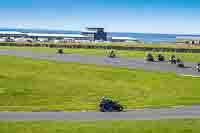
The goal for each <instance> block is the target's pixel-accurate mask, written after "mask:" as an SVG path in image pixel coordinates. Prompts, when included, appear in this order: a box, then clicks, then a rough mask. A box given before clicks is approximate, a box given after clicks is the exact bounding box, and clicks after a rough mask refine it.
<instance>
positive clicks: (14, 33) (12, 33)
mask: <svg viewBox="0 0 200 133" xmlns="http://www.w3.org/2000/svg"><path fill="white" fill-rule="evenodd" d="M0 34H4V35H6V34H8V35H26V33H22V32H17V31H0Z"/></svg>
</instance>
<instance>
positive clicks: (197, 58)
mask: <svg viewBox="0 0 200 133" xmlns="http://www.w3.org/2000/svg"><path fill="white" fill-rule="evenodd" d="M0 49H12V50H22V51H32V52H51V53H56V52H57V49H56V48H46V47H14V46H12V47H10V46H0ZM64 52H65V53H66V54H72V53H75V54H83V55H98V56H107V55H108V53H109V52H110V50H103V49H73V48H69V49H64ZM116 53H117V55H118V56H120V57H141V58H144V57H145V56H146V52H144V51H127V50H118V51H116ZM152 53H153V54H154V56H155V57H156V56H157V54H158V52H152ZM172 54H175V55H176V56H178V57H180V58H182V60H183V61H192V62H200V53H174V52H163V55H165V57H166V58H167V59H169V58H170V56H171V55H172Z"/></svg>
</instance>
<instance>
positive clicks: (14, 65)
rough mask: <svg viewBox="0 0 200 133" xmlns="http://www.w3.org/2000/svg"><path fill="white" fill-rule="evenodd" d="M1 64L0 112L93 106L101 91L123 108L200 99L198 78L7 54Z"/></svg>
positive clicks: (78, 108) (195, 101)
mask: <svg viewBox="0 0 200 133" xmlns="http://www.w3.org/2000/svg"><path fill="white" fill-rule="evenodd" d="M0 64H1V65H0V70H1V73H0V111H62V110H65V111H80V110H97V103H98V101H99V98H100V97H101V96H110V97H112V98H113V99H117V100H119V101H120V102H121V103H122V104H123V105H125V107H126V108H143V107H166V106H174V105H192V104H200V90H199V78H191V77H179V76H177V75H176V74H173V73H157V72H145V71H142V70H129V69H126V68H113V67H110V66H96V65H80V64H78V63H62V62H55V61H46V60H33V59H28V58H19V57H11V56H0Z"/></svg>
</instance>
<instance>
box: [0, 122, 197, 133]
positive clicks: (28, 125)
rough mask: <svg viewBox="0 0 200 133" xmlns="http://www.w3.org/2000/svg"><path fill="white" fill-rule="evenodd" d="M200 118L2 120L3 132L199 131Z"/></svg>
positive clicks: (179, 132)
mask: <svg viewBox="0 0 200 133" xmlns="http://www.w3.org/2000/svg"><path fill="white" fill-rule="evenodd" d="M199 126H200V120H160V121H90V122H88V121H32V122H31V121H28V122H27V121H26V122H25V121H18V122H0V131H1V133H199V132H200V128H199Z"/></svg>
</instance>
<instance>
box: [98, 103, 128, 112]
mask: <svg viewBox="0 0 200 133" xmlns="http://www.w3.org/2000/svg"><path fill="white" fill-rule="evenodd" d="M99 108H100V112H121V111H123V109H124V108H123V106H122V105H120V104H119V103H118V102H116V101H112V100H103V101H101V102H100V104H99Z"/></svg>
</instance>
